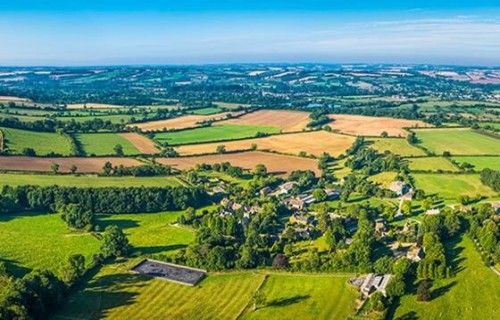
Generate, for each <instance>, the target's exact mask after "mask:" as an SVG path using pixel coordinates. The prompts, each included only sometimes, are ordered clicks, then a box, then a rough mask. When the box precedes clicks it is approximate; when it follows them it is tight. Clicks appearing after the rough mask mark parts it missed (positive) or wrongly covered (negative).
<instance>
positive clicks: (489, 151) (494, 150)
mask: <svg viewBox="0 0 500 320" xmlns="http://www.w3.org/2000/svg"><path fill="white" fill-rule="evenodd" d="M415 133H416V134H417V138H418V139H419V140H420V143H421V145H422V146H423V147H425V148H427V149H428V150H429V151H432V152H434V153H436V154H442V153H443V152H444V151H449V152H451V154H452V155H500V141H499V140H498V139H496V138H493V137H490V136H486V135H483V134H480V133H477V132H474V131H472V130H470V129H424V130H415Z"/></svg>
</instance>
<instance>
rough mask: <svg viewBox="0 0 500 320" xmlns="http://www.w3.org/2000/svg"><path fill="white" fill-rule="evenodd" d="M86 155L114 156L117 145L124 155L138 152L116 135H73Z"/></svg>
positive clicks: (123, 138) (127, 141)
mask: <svg viewBox="0 0 500 320" xmlns="http://www.w3.org/2000/svg"><path fill="white" fill-rule="evenodd" d="M75 139H77V140H78V141H79V142H80V145H81V146H82V149H83V151H84V152H85V154H87V155H96V156H107V155H114V154H116V152H115V151H114V147H115V146H116V145H117V144H119V145H121V146H122V147H123V153H124V154H125V155H134V154H139V153H140V152H139V150H138V149H137V148H136V147H135V146H134V145H133V144H132V142H130V141H129V140H128V139H126V138H125V137H124V136H122V135H120V134H116V133H80V134H75Z"/></svg>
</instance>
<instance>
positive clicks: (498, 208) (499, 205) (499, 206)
mask: <svg viewBox="0 0 500 320" xmlns="http://www.w3.org/2000/svg"><path fill="white" fill-rule="evenodd" d="M491 206H492V207H493V209H494V210H495V212H496V213H498V214H500V202H499V201H497V202H492V203H491Z"/></svg>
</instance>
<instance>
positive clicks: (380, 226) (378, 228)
mask: <svg viewBox="0 0 500 320" xmlns="http://www.w3.org/2000/svg"><path fill="white" fill-rule="evenodd" d="M385 231H386V226H385V221H384V219H377V220H375V232H376V233H378V234H382V233H384V232H385Z"/></svg>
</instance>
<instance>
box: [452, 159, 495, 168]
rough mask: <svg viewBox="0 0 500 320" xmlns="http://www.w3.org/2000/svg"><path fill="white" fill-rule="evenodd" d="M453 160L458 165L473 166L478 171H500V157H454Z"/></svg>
mask: <svg viewBox="0 0 500 320" xmlns="http://www.w3.org/2000/svg"><path fill="white" fill-rule="evenodd" d="M453 160H455V161H456V162H458V163H464V162H467V163H469V164H472V165H473V166H474V170H476V171H481V170H483V169H486V168H489V169H495V170H500V157H453Z"/></svg>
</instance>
